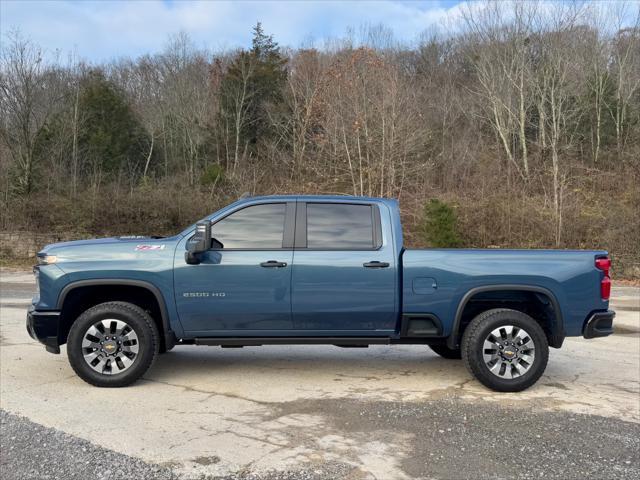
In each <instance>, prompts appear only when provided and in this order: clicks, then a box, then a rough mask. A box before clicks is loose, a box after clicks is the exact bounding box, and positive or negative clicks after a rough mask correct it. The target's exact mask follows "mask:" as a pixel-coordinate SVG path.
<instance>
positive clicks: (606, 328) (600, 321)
mask: <svg viewBox="0 0 640 480" xmlns="http://www.w3.org/2000/svg"><path fill="white" fill-rule="evenodd" d="M615 316H616V312H613V311H611V310H607V311H606V312H596V313H594V314H593V315H591V317H589V319H588V320H587V321H586V322H585V324H584V328H583V329H582V336H583V337H584V338H598V337H606V336H608V335H611V334H612V333H613V317H615Z"/></svg>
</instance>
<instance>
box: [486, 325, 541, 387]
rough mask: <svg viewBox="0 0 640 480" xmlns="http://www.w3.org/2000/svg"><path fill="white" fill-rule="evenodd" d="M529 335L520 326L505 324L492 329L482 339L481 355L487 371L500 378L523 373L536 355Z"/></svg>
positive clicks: (513, 376) (508, 377) (529, 366)
mask: <svg viewBox="0 0 640 480" xmlns="http://www.w3.org/2000/svg"><path fill="white" fill-rule="evenodd" d="M535 350H536V349H535V344H534V343H533V340H532V339H531V336H530V335H529V334H528V333H527V332H526V331H525V330H524V329H522V328H520V327H515V326H513V325H505V326H502V327H498V328H496V329H495V330H492V331H491V333H490V334H489V335H488V336H487V338H486V339H485V340H484V345H483V347H482V354H483V355H482V356H483V358H484V362H485V364H486V365H487V367H488V368H489V371H490V372H491V373H493V374H494V375H496V376H497V377H500V378H505V379H511V378H516V377H519V376H522V375H524V374H525V373H527V371H528V370H529V369H530V368H531V365H533V360H534V358H535V356H536V352H535Z"/></svg>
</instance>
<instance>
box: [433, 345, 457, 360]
mask: <svg viewBox="0 0 640 480" xmlns="http://www.w3.org/2000/svg"><path fill="white" fill-rule="evenodd" d="M429 348H430V349H431V350H433V351H434V352H436V353H437V354H438V355H440V356H441V357H442V358H446V359H447V360H460V359H461V358H462V350H460V349H459V348H454V349H451V348H449V347H447V346H446V345H429Z"/></svg>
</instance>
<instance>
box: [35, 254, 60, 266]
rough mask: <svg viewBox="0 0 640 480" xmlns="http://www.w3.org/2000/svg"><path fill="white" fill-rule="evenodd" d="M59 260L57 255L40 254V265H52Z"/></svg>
mask: <svg viewBox="0 0 640 480" xmlns="http://www.w3.org/2000/svg"><path fill="white" fill-rule="evenodd" d="M57 261H58V257H56V256H55V255H38V265H51V264H52V263H56V262H57Z"/></svg>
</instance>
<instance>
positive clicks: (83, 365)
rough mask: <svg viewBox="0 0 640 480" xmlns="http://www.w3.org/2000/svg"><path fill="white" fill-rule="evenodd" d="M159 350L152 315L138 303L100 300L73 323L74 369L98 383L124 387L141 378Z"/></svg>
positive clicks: (70, 340) (71, 357) (69, 343)
mask: <svg viewBox="0 0 640 480" xmlns="http://www.w3.org/2000/svg"><path fill="white" fill-rule="evenodd" d="M158 350H159V342H158V332H157V329H156V326H155V324H154V322H153V319H152V318H151V317H150V316H149V314H148V313H147V312H145V311H144V310H142V309H141V308H140V307H138V306H137V305H133V304H131V303H126V302H108V303H101V304H99V305H96V306H94V307H91V308H89V309H88V310H86V311H85V312H84V313H83V314H82V315H80V316H79V317H78V319H77V320H76V321H75V322H74V323H73V325H72V326H71V330H70V331H69V337H68V339H67V356H68V357H69V363H70V364H71V367H72V368H73V370H74V371H75V372H76V374H78V376H79V377H80V378H82V379H83V380H84V381H85V382H87V383H90V384H92V385H95V386H96V387H124V386H126V385H129V384H131V383H133V382H135V381H136V380H137V379H138V378H140V377H141V376H142V375H144V373H145V372H146V371H147V369H148V368H149V367H150V366H151V364H152V363H153V360H154V359H155V356H156V355H157V353H158Z"/></svg>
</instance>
